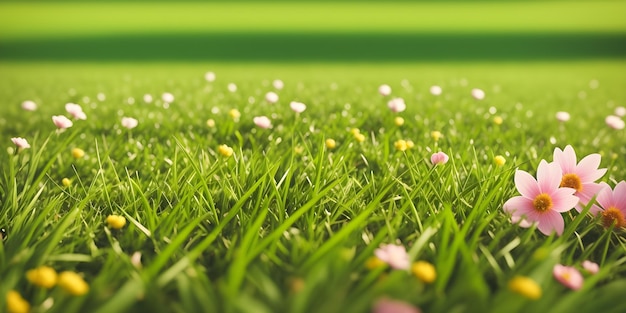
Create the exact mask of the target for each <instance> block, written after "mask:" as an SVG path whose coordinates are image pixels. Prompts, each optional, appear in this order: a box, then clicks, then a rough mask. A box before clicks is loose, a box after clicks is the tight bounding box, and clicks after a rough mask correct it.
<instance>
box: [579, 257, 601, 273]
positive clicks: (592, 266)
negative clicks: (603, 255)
mask: <svg viewBox="0 0 626 313" xmlns="http://www.w3.org/2000/svg"><path fill="white" fill-rule="evenodd" d="M582 266H583V268H584V269H585V271H587V272H588V273H589V274H596V273H598V271H600V266H599V265H598V263H596V262H591V261H589V260H585V261H583V263H582Z"/></svg>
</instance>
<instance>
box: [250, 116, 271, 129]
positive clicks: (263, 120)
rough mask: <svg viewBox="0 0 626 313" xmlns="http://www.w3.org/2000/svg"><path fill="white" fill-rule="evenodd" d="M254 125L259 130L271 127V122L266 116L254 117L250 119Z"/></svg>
mask: <svg viewBox="0 0 626 313" xmlns="http://www.w3.org/2000/svg"><path fill="white" fill-rule="evenodd" d="M252 120H253V121H254V124H255V125H256V126H258V127H261V128H270V127H272V121H271V120H270V119H269V118H268V117H267V116H256V117H254V118H253V119H252Z"/></svg>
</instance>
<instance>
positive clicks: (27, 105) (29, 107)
mask: <svg viewBox="0 0 626 313" xmlns="http://www.w3.org/2000/svg"><path fill="white" fill-rule="evenodd" d="M22 109H24V110H26V111H35V110H37V103H35V102H34V101H31V100H26V101H24V102H22Z"/></svg>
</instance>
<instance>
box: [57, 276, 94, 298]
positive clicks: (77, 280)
mask: <svg viewBox="0 0 626 313" xmlns="http://www.w3.org/2000/svg"><path fill="white" fill-rule="evenodd" d="M59 286H60V287H61V288H63V290H65V291H66V292H67V293H69V294H71V295H73V296H82V295H84V294H86V293H87V292H89V285H88V284H87V283H86V282H85V280H84V279H83V278H82V277H81V276H80V275H78V274H76V273H74V272H69V271H66V272H62V273H61V274H59Z"/></svg>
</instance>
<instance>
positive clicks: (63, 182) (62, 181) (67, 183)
mask: <svg viewBox="0 0 626 313" xmlns="http://www.w3.org/2000/svg"><path fill="white" fill-rule="evenodd" d="M61 183H62V184H63V186H65V187H69V186H70V185H71V184H72V181H71V180H70V179H69V178H67V177H66V178H63V179H62V180H61Z"/></svg>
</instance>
